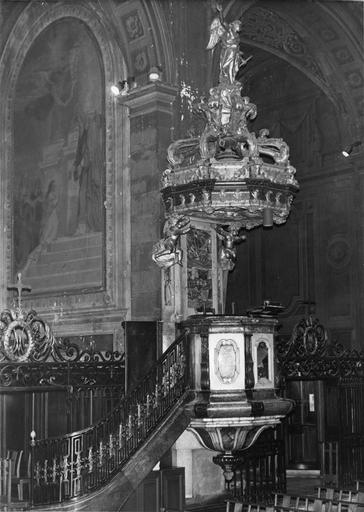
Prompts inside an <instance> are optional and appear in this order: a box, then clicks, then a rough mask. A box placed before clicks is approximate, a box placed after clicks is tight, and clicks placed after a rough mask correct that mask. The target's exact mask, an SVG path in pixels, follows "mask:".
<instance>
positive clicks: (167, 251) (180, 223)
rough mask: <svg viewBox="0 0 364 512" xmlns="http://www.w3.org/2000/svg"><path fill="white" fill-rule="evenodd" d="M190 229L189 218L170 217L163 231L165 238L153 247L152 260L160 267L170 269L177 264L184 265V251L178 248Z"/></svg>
mask: <svg viewBox="0 0 364 512" xmlns="http://www.w3.org/2000/svg"><path fill="white" fill-rule="evenodd" d="M189 229H190V219H189V217H186V216H180V217H170V218H169V219H168V220H167V222H166V223H165V226H164V229H163V235H164V238H162V239H161V240H160V241H159V242H158V243H157V244H155V245H154V247H153V254H152V259H153V261H155V263H156V264H157V265H158V266H159V267H161V268H169V267H171V266H172V265H175V264H176V263H177V264H179V265H182V251H181V249H179V248H178V247H177V242H178V239H179V237H180V236H181V235H184V234H186V233H187V232H188V231H189Z"/></svg>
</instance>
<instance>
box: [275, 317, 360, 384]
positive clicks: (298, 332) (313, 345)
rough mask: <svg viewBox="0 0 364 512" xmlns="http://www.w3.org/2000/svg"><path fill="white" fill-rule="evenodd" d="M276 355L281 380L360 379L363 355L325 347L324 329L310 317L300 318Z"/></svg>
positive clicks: (334, 345) (338, 346)
mask: <svg viewBox="0 0 364 512" xmlns="http://www.w3.org/2000/svg"><path fill="white" fill-rule="evenodd" d="M276 354H277V358H278V363H279V366H280V372H281V377H282V378H283V380H284V379H289V378H291V379H292V378H294V379H297V378H298V379H300V378H303V379H312V380H314V379H322V380H325V379H328V378H338V379H345V378H348V377H360V378H364V353H363V352H361V351H358V350H355V349H347V348H345V347H344V346H343V345H341V344H340V343H334V344H331V343H329V341H328V336H327V332H326V329H325V328H324V326H323V325H322V324H320V322H319V320H318V319H313V318H312V317H308V318H303V319H302V320H301V321H300V322H299V323H298V324H297V325H296V326H295V327H294V329H293V333H292V336H291V338H290V339H289V340H288V341H284V340H281V341H280V342H279V343H278V345H277V350H276Z"/></svg>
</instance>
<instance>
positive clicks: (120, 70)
mask: <svg viewBox="0 0 364 512" xmlns="http://www.w3.org/2000/svg"><path fill="white" fill-rule="evenodd" d="M104 5H106V4H104ZM46 7H47V8H45V7H44V6H43V5H42V3H41V2H32V3H30V4H28V5H27V6H26V7H25V9H24V10H23V11H22V12H21V14H20V16H19V17H18V19H17V21H16V22H15V24H14V25H13V28H12V30H11V32H10V34H9V36H8V39H7V42H6V45H5V48H4V51H3V54H2V58H1V63H0V88H1V91H2V100H3V101H2V102H1V105H0V119H1V120H0V134H1V135H0V136H1V147H2V148H3V150H2V152H1V156H0V196H1V205H2V208H1V211H0V227H1V230H2V232H3V233H6V236H5V237H4V238H3V245H2V247H1V260H2V265H1V270H0V272H1V274H0V283H1V302H2V307H4V306H5V304H6V301H7V293H6V286H7V285H8V283H9V282H11V281H12V280H13V279H14V271H16V270H19V269H20V268H15V267H14V261H15V260H14V256H15V253H14V244H13V241H14V226H15V227H17V229H18V227H19V223H16V222H13V215H14V206H15V205H14V203H15V198H17V199H18V200H19V194H18V195H16V194H15V191H14V186H15V183H18V184H19V181H21V180H19V174H18V175H17V174H16V168H15V166H16V165H19V162H17V161H16V158H15V156H14V148H15V146H14V143H15V137H17V147H18V148H19V144H21V137H20V136H19V133H21V127H19V126H18V127H15V126H14V122H15V120H16V111H15V109H16V108H21V106H20V107H19V105H21V99H20V100H17V94H18V95H19V94H20V93H21V90H23V91H25V93H26V92H27V86H28V85H27V84H26V83H19V79H21V78H22V76H24V74H23V75H22V73H23V72H24V66H26V65H27V56H28V55H29V52H31V51H32V48H33V49H34V48H36V45H37V40H38V43H39V41H42V38H44V41H46V39H47V34H49V35H50V36H52V37H53V39H54V41H53V42H55V41H57V35H56V34H55V33H52V30H53V29H54V30H55V31H56V30H57V26H58V27H61V26H62V24H65V23H66V22H67V20H68V22H69V25H70V26H72V27H73V29H72V30H73V32H72V37H71V40H72V41H73V43H74V44H73V47H72V49H71V48H70V49H71V50H72V51H71V52H70V54H69V55H68V57H67V59H68V60H67V61H66V62H65V63H64V67H63V68H62V63H60V62H58V63H57V66H58V67H57V66H54V68H52V69H47V63H48V65H49V63H50V56H51V52H52V44H48V49H47V51H48V54H47V52H46V49H45V50H44V52H43V53H42V52H40V54H39V58H40V59H42V58H43V59H44V62H45V68H44V70H43V71H44V73H43V80H45V82H44V83H43V87H45V90H47V91H48V102H49V101H50V102H52V101H53V102H54V103H55V104H58V107H59V109H60V110H62V104H65V103H67V101H68V100H69V98H68V97H67V94H66V95H64V93H65V89H67V90H68V96H69V95H70V93H71V92H72V87H73V86H74V87H76V85H77V86H78V87H81V90H78V91H77V93H78V94H79V95H80V98H81V95H82V97H83V98H84V99H83V100H82V101H83V105H85V104H87V105H88V106H89V107H90V108H88V107H85V109H84V110H85V113H88V114H90V113H91V111H94V112H95V108H94V107H96V110H98V112H97V113H98V114H100V116H99V118H98V123H99V124H98V128H97V129H98V135H97V137H98V143H99V148H100V151H101V152H102V154H103V157H102V158H100V159H99V162H98V165H100V166H101V167H102V169H101V171H102V176H101V177H100V181H99V183H98V186H99V187H100V194H102V195H101V197H100V198H99V200H98V209H99V211H100V212H101V211H103V214H102V220H101V223H102V229H97V230H95V229H94V231H98V232H99V233H100V240H101V244H102V248H101V251H102V255H101V258H100V264H101V265H102V268H101V274H100V276H99V277H100V279H97V280H96V281H95V282H94V285H91V286H89V284H88V283H87V280H86V281H85V283H84V286H82V283H81V281H80V282H79V284H80V286H78V285H76V286H75V287H73V289H72V286H68V287H67V286H64V285H62V283H61V282H56V284H55V282H52V281H50V282H49V283H48V284H46V283H44V284H43V286H42V288H41V291H40V292H37V290H36V289H35V290H34V293H33V294H32V296H31V297H30V298H25V300H24V302H25V307H27V306H28V305H29V304H31V305H32V306H33V307H35V308H36V309H37V310H38V312H39V313H40V314H43V315H44V316H45V317H46V318H47V317H48V319H49V320H51V322H52V323H53V326H54V327H55V330H56V331H57V330H59V331H60V332H62V333H63V332H66V333H75V334H76V333H79V332H81V333H83V334H88V333H93V332H95V330H96V329H100V330H101V331H105V329H106V330H109V331H111V332H113V330H114V329H116V327H115V326H116V325H118V324H119V322H120V320H121V318H122V317H123V316H125V315H126V313H127V310H128V307H129V304H130V296H129V294H130V292H129V289H130V284H129V281H130V255H129V252H130V219H129V212H128V209H127V207H126V205H127V202H128V193H129V191H128V183H129V178H128V172H129V169H128V140H129V136H128V133H129V132H128V130H129V127H128V119H127V115H126V114H125V111H124V110H123V108H122V107H120V105H117V104H116V103H115V100H114V99H113V98H112V97H111V95H110V94H109V92H108V91H109V88H110V85H111V84H112V83H113V82H115V80H117V79H119V77H121V76H125V75H127V70H126V65H125V60H124V57H123V54H122V52H121V50H120V47H119V46H118V44H115V38H113V34H112V31H111V30H110V26H109V18H108V16H107V12H106V10H103V9H95V7H94V6H90V4H87V3H83V2H77V3H73V4H70V3H66V2H62V3H57V4H47V6H46ZM77 27H78V28H79V34H80V35H79V37H81V38H82V37H84V38H85V40H86V39H87V43H85V44H84V47H83V48H81V50H82V52H83V58H87V57H86V55H85V51H86V50H87V47H89V48H90V49H91V50H92V51H93V52H94V56H95V58H98V60H99V65H98V69H99V73H100V76H99V77H98V78H97V80H96V81H97V83H98V86H97V87H98V88H99V89H100V95H99V96H98V99H97V101H96V103H97V105H96V106H95V105H94V106H93V107H92V105H91V104H92V103H93V102H94V101H95V100H96V96H93V94H92V92H90V89H92V87H93V83H92V79H91V78H90V75H88V74H87V73H84V76H83V77H78V81H77V80H74V82H75V83H74V84H73V83H72V81H73V79H74V78H75V77H74V76H73V77H72V65H73V64H75V61H74V62H73V64H72V58H73V57H74V59H75V60H77V52H78V51H81V50H80V47H82V44H83V43H82V41H81V40H78V39H77V37H78V36H77ZM53 32H54V31H53ZM39 38H40V39H39ZM72 38H73V39H72ZM72 41H71V42H72ZM59 44H60V43H59ZM56 47H57V44H56V43H55V44H54V45H53V49H54V48H56ZM66 48H67V45H66V43H65V44H64V45H63V49H62V51H60V54H61V55H63V57H66V55H67V52H66ZM82 52H81V54H82ZM75 54H76V55H75ZM72 55H73V57H72ZM96 55H98V57H96ZM56 57H57V55H55V58H56ZM78 57H80V55H79V56H78ZM81 57H82V55H81ZM70 59H71V60H70ZM80 66H81V67H82V63H80ZM34 69H35V70H36V71H37V73H36V75H37V76H36V79H37V80H40V79H42V73H41V71H42V66H41V65H35V67H34ZM95 69H96V68H95ZM22 70H23V71H22ZM48 72H50V73H52V72H53V73H54V75H53V76H52V75H51V74H49V73H48ZM56 73H59V74H60V75H59V77H58V78H59V80H60V79H61V78H62V79H63V80H64V82H65V83H64V88H63V91H58V93H57V91H56V83H57V79H56V78H57V77H56ZM62 73H63V76H61V75H62ZM67 73H68V75H69V78H70V80H71V85H70V84H67V83H66V80H67ZM101 75H102V76H101ZM28 76H30V75H28ZM33 78H34V77H33ZM81 78H82V80H81ZM31 86H32V84H30V83H29V89H30V88H31ZM85 98H86V99H85ZM34 99H36V98H34ZM38 100H39V101H45V102H46V101H47V94H42V95H40V96H39V98H38ZM34 105H36V103H35V104H34V103H33V107H34ZM48 106H49V105H48ZM38 107H39V105H38ZM64 108H65V106H64ZM45 112H46V110H45V108H43V109H42V108H41V109H40V110H38V111H36V110H35V111H33V115H34V114H35V115H39V116H40V117H41V116H42V115H45ZM46 117H47V116H46ZM60 117H61V123H62V122H63V123H64V122H65V119H64V118H63V119H62V115H61V116H60ZM18 121H19V119H18ZM88 123H89V124H88V125H87V126H88V128H89V129H90V130H92V129H94V128H95V125H94V126H93V127H90V119H89V120H88ZM71 124H72V123H71ZM86 124H87V123H85V120H84V121H83V122H81V125H82V126H83V128H82V126H81V127H80V125H79V127H78V128H76V125H74V126H73V127H71V128H69V129H68V130H66V134H67V137H65V136H64V133H63V135H62V136H60V137H59V139H60V148H59V149H60V150H62V151H63V153H65V152H67V151H68V152H69V153H72V152H73V154H74V158H73V155H72V154H70V155H68V160H67V165H68V169H67V172H68V173H70V172H71V170H72V162H75V159H76V160H77V151H78V150H80V149H77V147H78V145H79V144H78V143H80V141H81V138H82V133H83V130H84V129H85V128H86ZM59 128H60V126H59V124H57V122H56V121H54V123H53V126H51V127H50V128H49V129H50V130H58V129H59ZM42 129H43V135H44V137H45V138H47V139H49V138H50V141H51V144H48V145H46V146H44V147H42V148H38V150H39V151H42V152H43V154H42V156H41V157H39V155H38V160H37V159H36V160H35V165H37V164H39V161H40V160H41V161H42V162H43V164H44V166H45V167H46V163H45V162H46V161H47V151H48V153H49V154H48V157H49V158H48V163H49V164H50V169H51V166H52V160H54V159H55V158H56V157H57V158H58V156H57V150H56V145H57V144H56V140H57V137H55V138H54V139H52V137H51V134H49V133H47V132H46V130H45V127H44V126H43V127H42ZM28 130H29V127H28ZM94 131H95V130H94ZM73 136H74V137H76V138H77V139H78V143H76V142H75V140H73V142H72V140H71V139H72V137H73ZM89 136H90V132H89ZM66 139H67V140H66ZM89 143H90V141H89ZM24 144H25V142H24ZM81 151H82V150H81ZM91 153H92V152H91ZM29 155H31V152H30V153H29V154H28V155H27V154H25V155H24V156H25V158H26V157H27V156H29ZM33 156H34V155H33ZM78 156H80V155H78ZM93 157H94V158H96V155H95V153H94V154H93ZM81 160H82V156H81ZM81 160H80V162H79V163H80V164H81V166H82V165H85V162H84V161H83V162H81ZM53 163H54V162H53ZM89 163H90V162H89ZM93 163H94V162H91V165H92V164H93ZM60 164H61V161H60V160H58V161H57V162H56V166H55V167H53V169H51V170H49V169H48V170H49V173H50V174H49V178H48V181H47V183H46V184H43V195H44V191H45V189H46V188H47V190H48V189H49V188H50V184H51V181H52V179H54V176H55V175H57V172H58V173H59V172H60ZM29 167H30V170H31V161H30V162H29ZM24 169H25V164H24V165H23V170H24ZM46 172H48V171H47V170H45V171H44V173H46ZM44 173H43V174H44ZM55 173H56V174H55ZM51 176H53V178H52V177H51ZM16 180H18V182H17V181H16ZM101 189H102V191H101ZM45 194H47V192H45ZM64 200H65V199H64V197H63V199H62V201H64ZM63 208H64V209H66V210H67V208H66V205H65V204H62V208H61V207H59V209H58V212H59V213H60V214H61V212H62V209H63ZM76 208H77V207H76ZM59 220H60V219H59ZM62 222H63V228H62V230H63V231H62V233H61V234H62V237H61V238H62V242H65V239H68V242H69V246H71V248H72V246H73V245H74V244H73V243H72V242H74V240H75V238H72V237H74V235H75V231H74V228H75V226H74V227H72V228H71V227H70V226H68V228H65V224H64V219H63V220H62ZM76 231H77V227H76ZM72 232H73V234H72ZM64 249H65V251H66V252H67V247H65V248H64ZM81 252H82V251H81ZM80 259H81V260H82V254H81V255H80ZM60 272H62V265H61V270H60ZM25 277H26V276H25ZM90 316H92V319H91V321H90ZM95 322H96V323H97V326H96V324H95Z"/></svg>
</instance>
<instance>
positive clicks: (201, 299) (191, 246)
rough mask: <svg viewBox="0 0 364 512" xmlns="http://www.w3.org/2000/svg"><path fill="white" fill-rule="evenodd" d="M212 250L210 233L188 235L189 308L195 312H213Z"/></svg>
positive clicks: (192, 230)
mask: <svg viewBox="0 0 364 512" xmlns="http://www.w3.org/2000/svg"><path fill="white" fill-rule="evenodd" d="M211 269H212V250H211V235H210V233H209V232H208V231H203V230H201V229H196V228H192V229H191V230H190V231H189V232H188V233H187V290H188V299H187V306H188V308H189V309H190V308H191V309H194V310H195V312H202V311H212V308H213V294H212V274H211Z"/></svg>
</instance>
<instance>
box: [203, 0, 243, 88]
mask: <svg viewBox="0 0 364 512" xmlns="http://www.w3.org/2000/svg"><path fill="white" fill-rule="evenodd" d="M216 10H217V12H218V15H217V16H216V17H215V18H214V19H213V20H212V23H211V27H210V40H209V42H208V45H207V49H208V50H213V49H214V48H215V46H216V45H217V43H218V42H219V41H221V46H222V48H221V54H220V82H228V83H230V84H233V83H234V82H235V77H236V74H237V72H238V71H239V68H240V67H241V66H244V65H245V64H246V63H247V62H248V61H249V60H250V59H251V56H250V57H248V58H247V59H244V57H243V54H242V52H241V51H240V48H239V42H240V37H239V34H240V31H241V21H240V20H235V21H232V22H231V23H226V22H225V21H224V19H223V16H222V6H221V4H216Z"/></svg>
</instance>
